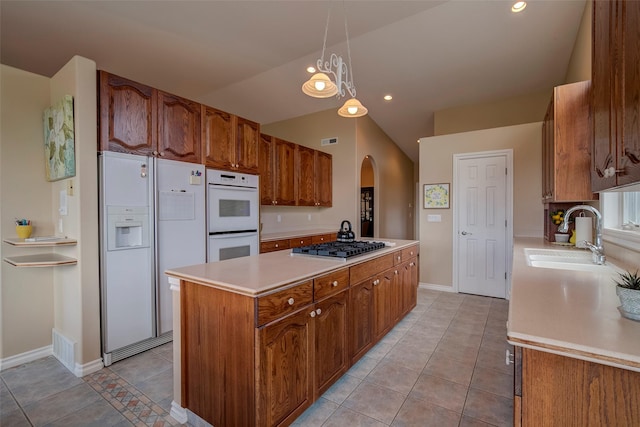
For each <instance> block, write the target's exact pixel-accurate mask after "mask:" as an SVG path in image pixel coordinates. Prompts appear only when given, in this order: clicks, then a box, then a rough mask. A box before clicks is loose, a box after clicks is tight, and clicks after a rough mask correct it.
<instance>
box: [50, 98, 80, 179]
mask: <svg viewBox="0 0 640 427" xmlns="http://www.w3.org/2000/svg"><path fill="white" fill-rule="evenodd" d="M44 155H45V158H44V161H45V165H44V166H45V172H46V177H47V181H58V180H60V179H64V178H69V177H72V176H75V175H76V155H75V142H74V132H73V96H71V95H65V96H64V97H63V98H62V99H61V100H60V101H58V102H57V103H56V104H55V105H54V106H52V107H49V108H47V109H46V110H45V111H44Z"/></svg>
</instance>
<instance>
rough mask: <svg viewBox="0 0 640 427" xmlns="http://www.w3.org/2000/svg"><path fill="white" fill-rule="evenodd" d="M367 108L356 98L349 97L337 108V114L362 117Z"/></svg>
mask: <svg viewBox="0 0 640 427" xmlns="http://www.w3.org/2000/svg"><path fill="white" fill-rule="evenodd" d="M368 111H369V110H367V109H366V108H365V107H364V105H362V104H361V103H360V101H358V100H357V99H356V98H351V99H349V100H347V102H345V103H344V105H343V106H342V108H340V109H339V110H338V114H339V115H340V116H342V117H349V118H354V117H362V116H364V115H366V114H367V112H368Z"/></svg>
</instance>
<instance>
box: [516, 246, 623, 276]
mask: <svg viewBox="0 0 640 427" xmlns="http://www.w3.org/2000/svg"><path fill="white" fill-rule="evenodd" d="M524 254H525V256H526V257H527V265H530V266H532V267H540V268H555V269H559V270H574V271H593V272H600V273H607V272H610V273H614V272H617V271H619V268H618V267H616V266H615V265H613V264H611V263H610V262H606V263H605V264H602V265H598V264H594V263H593V261H592V258H591V252H589V251H583V250H577V249H570V250H559V249H535V248H525V250H524Z"/></svg>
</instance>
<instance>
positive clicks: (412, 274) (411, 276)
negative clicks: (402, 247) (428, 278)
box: [401, 258, 418, 315]
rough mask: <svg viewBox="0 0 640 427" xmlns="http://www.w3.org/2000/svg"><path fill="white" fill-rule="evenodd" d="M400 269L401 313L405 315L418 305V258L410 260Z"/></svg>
mask: <svg viewBox="0 0 640 427" xmlns="http://www.w3.org/2000/svg"><path fill="white" fill-rule="evenodd" d="M403 266H404V267H403V268H402V270H401V271H402V279H401V282H402V313H401V315H405V314H407V313H408V312H410V311H411V310H413V308H414V307H415V306H416V304H417V303H418V258H413V259H410V260H409V262H406V263H405V264H403Z"/></svg>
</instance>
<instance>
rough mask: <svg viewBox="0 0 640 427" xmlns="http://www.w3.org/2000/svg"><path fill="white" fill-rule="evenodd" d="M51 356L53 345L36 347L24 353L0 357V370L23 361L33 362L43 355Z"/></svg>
mask: <svg viewBox="0 0 640 427" xmlns="http://www.w3.org/2000/svg"><path fill="white" fill-rule="evenodd" d="M48 356H53V346H52V345H48V346H46V347H40V348H36V349H35V350H29V351H26V352H24V353H20V354H16V355H14V356H9V357H5V358H4V359H0V371H4V370H5V369H9V368H15V367H16V366H20V365H22V364H24V363H29V362H33V361H34V360H38V359H42V358H43V357H48Z"/></svg>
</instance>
